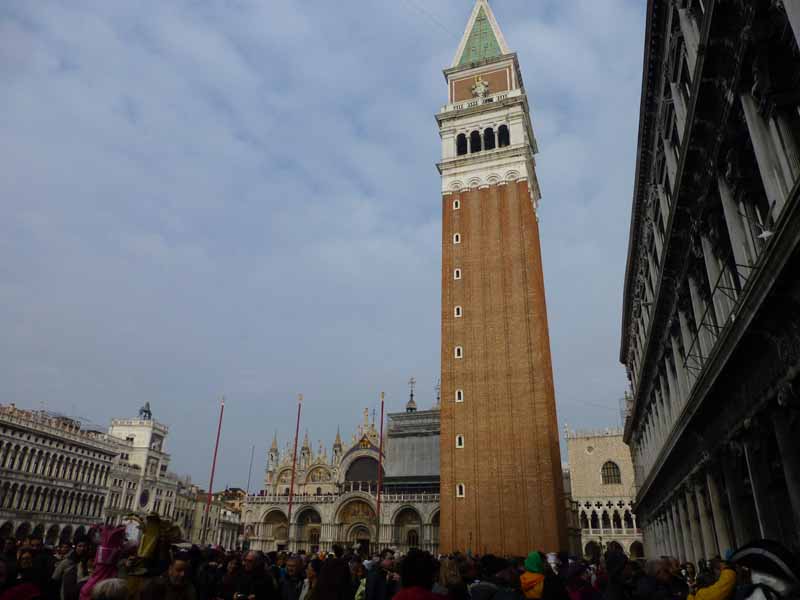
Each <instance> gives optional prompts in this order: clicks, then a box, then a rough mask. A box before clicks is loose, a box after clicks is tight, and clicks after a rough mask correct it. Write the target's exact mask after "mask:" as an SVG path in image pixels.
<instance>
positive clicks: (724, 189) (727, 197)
mask: <svg viewBox="0 0 800 600" xmlns="http://www.w3.org/2000/svg"><path fill="white" fill-rule="evenodd" d="M717 188H718V189H719V197H720V200H721V201H722V212H723V213H724V214H725V224H726V225H727V226H728V237H729V238H730V240H731V248H733V259H734V260H735V261H736V264H738V265H750V264H752V263H753V262H754V260H752V259H751V258H750V256H749V255H748V252H749V246H748V245H747V233H746V230H745V225H744V221H743V220H742V219H743V217H742V215H741V214H740V212H739V206H738V204H737V202H736V199H735V198H734V197H733V192H732V191H731V188H730V186H729V185H728V182H727V181H726V180H725V178H724V177H723V176H722V175H720V176H719V177H717ZM739 271H740V269H737V274H736V276H737V277H738V278H739V281H740V282H741V284H742V285H744V283H745V278H744V274H743V273H741V272H739Z"/></svg>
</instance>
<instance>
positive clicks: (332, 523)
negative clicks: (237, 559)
mask: <svg viewBox="0 0 800 600" xmlns="http://www.w3.org/2000/svg"><path fill="white" fill-rule="evenodd" d="M438 414H439V413H438V410H431V411H421V412H419V413H416V411H415V410H411V409H410V410H409V412H407V413H404V414H402V415H391V414H390V415H389V427H388V430H387V432H386V435H385V438H386V439H385V443H384V456H385V457H386V460H384V461H383V462H384V473H385V474H389V475H390V476H387V477H385V479H384V485H383V493H382V494H381V507H380V520H378V519H377V517H376V515H377V514H378V498H377V494H378V468H379V447H380V439H379V437H380V436H379V433H378V430H377V428H376V426H375V423H374V420H373V422H370V421H369V415H368V412H367V411H365V413H364V422H363V423H362V424H361V425H360V426H359V427H358V428H357V431H356V433H355V434H354V435H353V436H352V438H351V440H350V443H348V444H345V443H343V441H342V439H341V436H340V435H339V434H338V433H337V435H336V441H335V442H334V443H333V446H332V451H331V454H330V456H329V455H328V453H327V451H326V450H325V449H323V448H322V446H321V444H320V448H319V450H318V451H317V452H316V453H314V452H313V450H312V448H311V444H310V443H309V441H308V435H307V434H306V436H305V439H304V441H303V443H302V447H301V448H299V449H298V458H297V467H296V471H295V482H294V497H293V506H292V509H291V522H289V521H290V518H289V488H290V487H291V473H292V452H291V449H290V448H288V447H287V448H286V450H284V451H283V452H281V451H280V450H279V449H278V443H277V439H276V438H274V439H273V443H272V446H271V448H270V450H269V452H268V456H267V469H266V477H265V489H264V490H262V492H261V493H260V494H258V495H253V496H249V497H248V498H247V501H246V503H245V507H244V518H243V521H244V525H245V534H244V535H245V539H246V540H247V542H248V543H249V546H250V548H252V549H255V550H264V551H270V550H291V551H297V550H306V551H313V550H317V549H321V550H329V549H330V548H331V546H332V545H333V544H335V543H339V544H342V545H344V546H347V547H349V548H356V549H359V550H362V551H368V550H371V551H374V550H375V549H377V548H383V547H395V548H398V549H400V550H407V549H408V548H410V547H420V548H424V549H426V550H430V551H431V552H436V551H437V550H438V545H439V542H438V540H439V493H438V473H437V474H436V476H435V481H433V484H432V485H431V484H430V483H431V481H430V478H424V477H423V478H418V477H417V475H418V473H417V472H416V471H415V470H414V469H413V468H412V467H408V468H407V470H409V471H414V472H413V473H410V477H408V478H404V477H403V473H402V472H398V470H397V469H394V468H393V467H392V465H391V463H390V462H388V461H390V460H392V459H391V457H392V449H391V448H392V443H393V442H392V440H393V439H395V438H394V436H393V433H392V432H393V431H396V432H398V428H397V426H396V425H395V426H394V429H393V417H396V418H395V419H394V421H397V420H398V418H399V417H402V420H403V421H404V422H408V425H409V427H404V431H403V432H398V434H401V433H402V442H400V441H399V440H400V435H398V438H396V439H397V441H396V442H395V445H396V446H398V448H399V447H400V446H401V444H402V446H403V448H404V450H403V456H399V455H396V460H397V461H400V462H402V464H404V465H406V466H408V464H409V460H408V456H407V452H406V451H405V449H406V448H408V447H409V438H414V437H415V436H416V439H418V440H419V443H420V444H422V445H424V446H427V445H428V442H430V440H429V439H428V438H430V437H432V436H435V437H436V442H437V444H438V422H439V420H438ZM411 421H415V422H416V424H417V425H419V423H422V425H423V426H422V427H417V428H416V430H414V431H411V429H414V425H413V424H411V423H410V422H411ZM412 444H413V442H412ZM412 462H413V461H412ZM437 466H438V465H437ZM378 528H380V535H378Z"/></svg>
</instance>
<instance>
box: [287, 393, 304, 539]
mask: <svg viewBox="0 0 800 600" xmlns="http://www.w3.org/2000/svg"><path fill="white" fill-rule="evenodd" d="M302 407H303V394H298V396H297V426H296V427H295V429H294V453H293V456H292V482H291V483H290V484H289V515H288V521H289V531H291V530H292V501H293V500H294V474H295V469H296V467H297V438H298V436H299V435H300V409H301V408H302Z"/></svg>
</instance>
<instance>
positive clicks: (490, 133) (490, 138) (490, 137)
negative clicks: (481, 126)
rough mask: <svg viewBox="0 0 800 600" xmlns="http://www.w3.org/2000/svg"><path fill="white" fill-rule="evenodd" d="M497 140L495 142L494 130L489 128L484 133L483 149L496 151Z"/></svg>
mask: <svg viewBox="0 0 800 600" xmlns="http://www.w3.org/2000/svg"><path fill="white" fill-rule="evenodd" d="M494 142H495V140H494V129H492V128H491V127H487V128H486V129H485V130H484V131H483V149H484V150H494V149H495V143H494Z"/></svg>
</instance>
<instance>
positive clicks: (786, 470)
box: [772, 409, 800, 537]
mask: <svg viewBox="0 0 800 600" xmlns="http://www.w3.org/2000/svg"><path fill="white" fill-rule="evenodd" d="M794 416H795V415H793V414H792V413H791V412H790V410H784V409H778V410H775V411H773V413H772V424H773V426H774V427H775V439H776V440H777V442H778V451H779V452H780V453H781V465H782V466H783V476H784V478H785V479H786V489H787V490H788V491H789V501H790V502H791V505H792V514H793V516H794V524H795V536H796V537H800V439H799V438H798V435H797V429H796V420H795V419H793V418H792V417H794ZM793 421H794V422H793Z"/></svg>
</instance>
